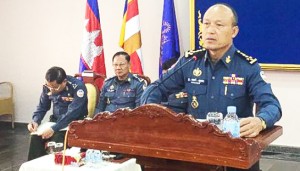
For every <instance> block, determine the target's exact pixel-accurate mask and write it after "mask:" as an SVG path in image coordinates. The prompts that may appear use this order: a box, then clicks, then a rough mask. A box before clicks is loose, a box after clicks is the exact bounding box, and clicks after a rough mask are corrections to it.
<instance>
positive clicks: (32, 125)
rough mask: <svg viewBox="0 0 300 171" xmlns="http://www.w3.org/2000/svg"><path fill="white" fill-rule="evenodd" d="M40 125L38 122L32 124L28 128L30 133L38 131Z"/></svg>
mask: <svg viewBox="0 0 300 171" xmlns="http://www.w3.org/2000/svg"><path fill="white" fill-rule="evenodd" d="M37 127H38V124H37V123H36V122H31V123H29V124H28V125H27V128H28V130H29V131H30V132H34V131H36V130H37Z"/></svg>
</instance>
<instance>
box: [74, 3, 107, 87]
mask: <svg viewBox="0 0 300 171" xmlns="http://www.w3.org/2000/svg"><path fill="white" fill-rule="evenodd" d="M84 24H85V28H84V31H83V43H82V47H81V55H80V63H79V72H80V73H81V72H83V71H84V70H93V71H94V72H95V73H97V74H100V75H102V76H104V77H106V68H105V60H104V51H103V41H102V29H101V24H100V16H99V9H98V2H97V0H87V3H86V12H85V22H84ZM96 85H97V86H98V88H99V89H101V87H102V85H103V79H97V80H96Z"/></svg>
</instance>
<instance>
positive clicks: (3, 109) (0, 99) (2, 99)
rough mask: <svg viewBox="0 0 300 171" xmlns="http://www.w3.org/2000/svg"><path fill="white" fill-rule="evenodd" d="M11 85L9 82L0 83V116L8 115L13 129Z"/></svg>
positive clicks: (12, 90)
mask: <svg viewBox="0 0 300 171" xmlns="http://www.w3.org/2000/svg"><path fill="white" fill-rule="evenodd" d="M13 92H14V89H13V85H12V83H10V82H0V115H10V118H11V122H12V128H14V112H15V110H14V101H13Z"/></svg>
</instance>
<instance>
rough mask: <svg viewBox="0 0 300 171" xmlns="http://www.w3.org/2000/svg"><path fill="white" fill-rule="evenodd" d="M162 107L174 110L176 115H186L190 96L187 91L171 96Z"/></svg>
mask: <svg viewBox="0 0 300 171" xmlns="http://www.w3.org/2000/svg"><path fill="white" fill-rule="evenodd" d="M161 104H162V105H164V106H166V107H168V108H170V109H172V110H173V111H174V112H176V113H186V112H187V107H188V94H187V92H186V91H185V90H183V91H180V92H177V93H173V94H171V95H169V97H168V99H167V101H166V102H162V103H161Z"/></svg>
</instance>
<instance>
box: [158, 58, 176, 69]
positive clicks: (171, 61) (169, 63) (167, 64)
mask: <svg viewBox="0 0 300 171" xmlns="http://www.w3.org/2000/svg"><path fill="white" fill-rule="evenodd" d="M177 60H178V58H175V57H174V58H171V59H168V60H167V61H166V62H164V63H163V64H162V70H167V69H169V68H171V66H173V65H174V64H175V63H176V62H177Z"/></svg>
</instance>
